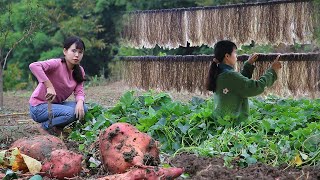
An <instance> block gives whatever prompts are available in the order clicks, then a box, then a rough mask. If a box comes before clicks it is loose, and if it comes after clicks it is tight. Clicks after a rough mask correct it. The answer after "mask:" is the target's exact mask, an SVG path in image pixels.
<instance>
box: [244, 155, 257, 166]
mask: <svg viewBox="0 0 320 180" xmlns="http://www.w3.org/2000/svg"><path fill="white" fill-rule="evenodd" d="M246 163H247V164H248V165H251V164H255V163H257V159H256V158H254V157H251V156H250V157H247V158H246Z"/></svg>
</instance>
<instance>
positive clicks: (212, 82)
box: [206, 40, 237, 92]
mask: <svg viewBox="0 0 320 180" xmlns="http://www.w3.org/2000/svg"><path fill="white" fill-rule="evenodd" d="M234 49H237V46H236V44H235V43H233V42H231V41H228V40H222V41H219V42H217V43H216V44H215V45H214V50H213V52H214V57H215V59H216V60H217V61H218V62H219V63H222V61H223V59H224V57H225V55H226V54H230V55H231V54H232V51H233V50H234ZM219 74H220V72H219V69H218V65H217V63H216V62H214V61H213V62H212V63H211V65H210V69H209V74H208V77H207V82H206V88H207V90H208V91H212V92H215V91H216V84H217V78H218V75H219Z"/></svg>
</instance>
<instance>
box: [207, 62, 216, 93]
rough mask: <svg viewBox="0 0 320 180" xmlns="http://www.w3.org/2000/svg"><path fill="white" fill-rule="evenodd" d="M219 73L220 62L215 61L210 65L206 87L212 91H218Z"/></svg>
mask: <svg viewBox="0 0 320 180" xmlns="http://www.w3.org/2000/svg"><path fill="white" fill-rule="evenodd" d="M218 75H219V69H218V64H217V62H215V61H213V62H212V63H211V65H210V69H209V73H208V77H207V82H206V88H207V90H208V91H212V92H215V91H216V85H217V78H218Z"/></svg>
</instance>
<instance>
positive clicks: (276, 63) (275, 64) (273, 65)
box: [271, 55, 282, 74]
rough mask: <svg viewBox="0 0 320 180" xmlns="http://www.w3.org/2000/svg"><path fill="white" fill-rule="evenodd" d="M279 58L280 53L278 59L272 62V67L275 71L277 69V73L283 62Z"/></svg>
mask: <svg viewBox="0 0 320 180" xmlns="http://www.w3.org/2000/svg"><path fill="white" fill-rule="evenodd" d="M279 58H280V55H278V56H277V57H276V59H275V60H274V61H273V63H272V64H271V68H272V69H273V70H274V71H276V73H277V74H278V71H279V70H280V69H281V68H282V65H281V63H280V62H279Z"/></svg>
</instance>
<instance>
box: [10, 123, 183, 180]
mask: <svg viewBox="0 0 320 180" xmlns="http://www.w3.org/2000/svg"><path fill="white" fill-rule="evenodd" d="M158 146H159V143H158V142H157V141H155V140H154V139H152V138H151V137H150V136H149V135H147V134H146V133H142V132H140V131H138V130H137V129H136V128H135V127H134V126H132V125H130V124H127V123H115V124H113V125H111V126H110V127H108V128H107V129H106V130H105V131H103V132H102V133H101V134H100V136H99V150H100V156H101V160H102V163H103V166H104V168H105V169H106V170H107V171H108V172H109V173H111V174H113V175H110V176H106V177H103V178H100V180H103V179H105V180H144V179H147V180H157V179H174V178H176V177H178V176H180V175H181V174H182V173H183V169H181V168H162V167H159V166H158V165H159V164H160V159H159V147H158ZM13 147H18V148H19V149H20V152H21V153H23V154H25V155H27V156H30V157H32V158H34V159H37V160H38V161H40V162H41V164H42V169H41V172H42V173H43V175H45V176H47V177H51V178H57V179H64V178H72V177H75V176H77V175H78V174H79V173H80V171H81V170H82V166H81V161H82V155H79V154H76V153H74V152H71V151H69V150H67V147H66V146H65V144H64V143H63V142H62V141H61V140H60V139H59V138H57V137H55V136H51V135H45V136H43V135H42V136H35V137H33V138H23V139H20V140H17V141H16V142H14V143H13V144H12V148H13Z"/></svg>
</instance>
